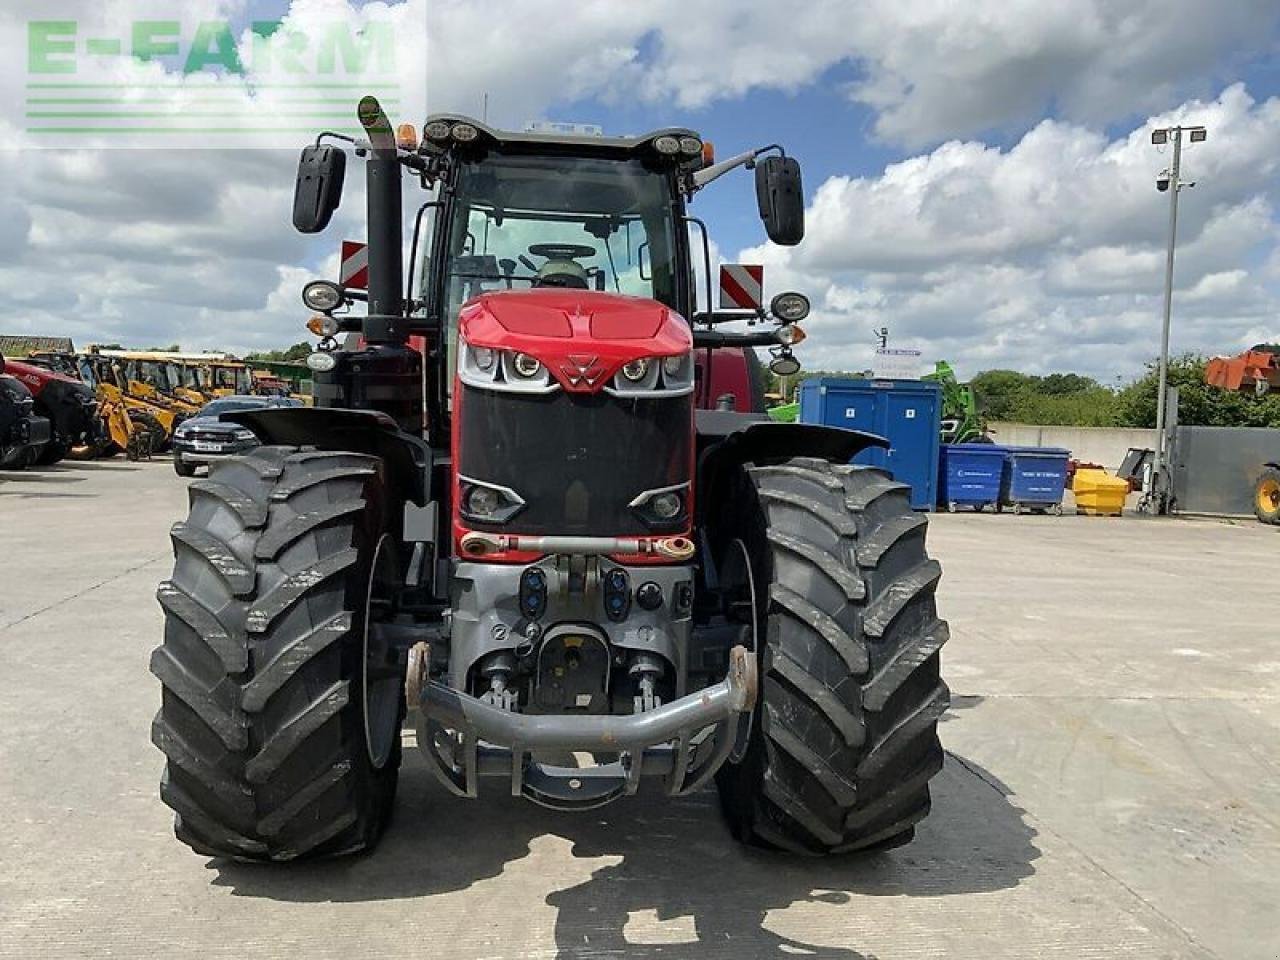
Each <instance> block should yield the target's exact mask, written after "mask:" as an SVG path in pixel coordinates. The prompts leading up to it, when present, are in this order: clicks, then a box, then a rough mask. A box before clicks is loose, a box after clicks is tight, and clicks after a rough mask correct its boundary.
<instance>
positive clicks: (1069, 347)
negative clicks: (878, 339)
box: [739, 85, 1280, 379]
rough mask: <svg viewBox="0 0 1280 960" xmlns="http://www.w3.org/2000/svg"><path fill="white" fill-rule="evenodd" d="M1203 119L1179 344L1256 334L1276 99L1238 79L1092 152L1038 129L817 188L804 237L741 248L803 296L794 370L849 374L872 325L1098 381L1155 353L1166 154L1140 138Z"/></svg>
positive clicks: (1278, 134)
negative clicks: (803, 332)
mask: <svg viewBox="0 0 1280 960" xmlns="http://www.w3.org/2000/svg"><path fill="white" fill-rule="evenodd" d="M1171 121H1174V122H1202V123H1205V124H1206V125H1207V126H1208V127H1209V129H1210V137H1209V140H1208V141H1207V142H1206V143H1204V144H1197V145H1195V146H1194V147H1188V148H1187V149H1186V150H1185V151H1184V154H1183V161H1184V167H1183V177H1184V179H1190V178H1196V179H1197V181H1198V185H1197V186H1196V187H1195V188H1194V189H1184V191H1183V192H1182V196H1181V207H1180V218H1179V247H1178V252H1177V260H1176V273H1175V277H1176V291H1175V313H1176V323H1175V330H1174V346H1175V349H1179V350H1185V349H1196V350H1202V351H1205V352H1211V353H1212V352H1222V351H1229V350H1234V349H1237V348H1239V347H1243V346H1248V345H1250V344H1251V343H1253V342H1256V338H1257V336H1258V334H1257V332H1256V331H1257V329H1258V325H1259V324H1260V323H1261V322H1263V320H1264V318H1265V317H1268V316H1270V317H1276V316H1280V291H1277V289H1276V287H1275V284H1274V283H1271V284H1270V285H1268V280H1267V276H1266V275H1265V273H1262V272H1260V273H1258V274H1256V275H1255V273H1254V272H1251V271H1250V270H1248V269H1246V267H1247V266H1250V265H1252V264H1257V265H1258V266H1260V267H1261V266H1262V265H1263V264H1265V263H1268V262H1270V263H1274V258H1275V254H1274V250H1275V248H1276V245H1277V241H1278V240H1280V225H1278V224H1277V222H1276V210H1275V208H1274V207H1273V206H1272V202H1271V198H1272V197H1274V196H1275V195H1276V188H1277V186H1280V167H1277V163H1276V160H1275V158H1276V156H1277V155H1280V99H1271V100H1267V101H1265V102H1263V103H1256V102H1255V101H1254V100H1253V99H1252V98H1250V97H1249V95H1248V93H1247V92H1246V91H1245V89H1244V88H1243V87H1242V86H1241V85H1235V86H1232V87H1230V88H1228V89H1227V90H1225V91H1224V92H1223V93H1222V94H1221V95H1220V96H1219V97H1218V98H1217V99H1216V100H1213V101H1211V102H1207V103H1203V102H1200V101H1191V102H1188V103H1187V104H1184V105H1183V106H1181V107H1179V108H1178V109H1177V110H1174V111H1171V112H1170V113H1168V114H1165V115H1162V116H1160V117H1158V118H1155V119H1154V120H1152V121H1148V122H1146V123H1144V124H1142V125H1141V126H1139V127H1137V128H1136V129H1134V130H1133V131H1132V132H1130V133H1129V134H1127V135H1125V136H1122V137H1119V138H1116V139H1113V140H1108V139H1106V138H1105V137H1103V136H1101V135H1099V134H1098V133H1096V132H1094V131H1091V130H1089V129H1087V128H1085V127H1080V126H1077V125H1073V124H1067V123H1063V122H1061V121H1043V122H1041V123H1040V124H1038V125H1037V126H1036V127H1035V128H1034V129H1032V130H1031V131H1029V132H1028V133H1027V134H1026V135H1025V136H1024V137H1023V138H1022V139H1021V140H1019V141H1018V142H1017V143H1015V144H1014V145H1013V146H1011V147H1010V148H1009V149H1007V150H1002V149H998V148H994V147H990V146H987V145H985V144H982V143H976V142H948V143H945V144H943V145H941V146H939V147H938V148H936V149H935V150H933V151H932V152H931V153H928V154H925V155H921V156H917V157H912V158H910V159H908V160H905V161H903V162H901V163H896V164H892V165H890V166H889V167H888V168H886V169H885V171H884V172H883V174H881V175H880V176H878V177H833V178H831V179H829V180H828V181H826V182H825V183H823V184H821V185H820V186H819V188H818V189H817V191H816V192H815V193H814V195H813V197H812V201H811V205H810V207H809V210H808V212H807V218H808V224H809V230H808V234H807V236H806V239H805V242H804V243H803V244H802V245H801V246H799V247H796V248H790V249H784V248H778V247H773V246H770V245H766V246H764V247H757V248H754V249H750V250H746V251H742V252H741V253H740V254H739V256H740V258H741V259H743V260H747V261H750V260H764V261H765V262H766V263H768V264H769V274H770V276H769V286H770V288H771V289H773V290H780V289H783V288H784V287H785V286H787V285H791V284H794V285H796V286H797V287H798V288H799V289H802V290H804V289H807V290H810V291H813V292H814V293H815V294H816V297H815V306H816V309H815V315H814V317H813V320H812V321H811V323H810V328H811V332H812V333H813V334H814V336H813V337H812V338H811V339H810V340H809V341H806V343H805V345H804V346H803V347H802V348H801V352H802V353H803V354H804V359H805V362H806V363H807V364H808V365H809V366H810V367H822V368H828V369H829V368H839V369H863V368H865V367H866V366H868V365H869V362H870V354H871V351H872V344H871V336H870V330H871V329H872V328H873V327H879V326H881V325H888V326H889V327H890V328H891V330H892V331H893V336H894V341H895V344H896V345H898V346H918V347H920V348H921V349H924V350H926V351H928V353H929V355H930V356H931V357H947V358H949V359H951V360H952V361H954V362H958V363H959V365H960V367H961V368H962V369H963V370H967V372H969V373H973V372H976V371H977V370H978V369H981V368H983V367H985V366H990V365H992V364H999V365H1002V366H1017V367H1020V368H1023V369H1027V370H1030V371H1049V370H1055V369H1057V370H1061V369H1075V370H1080V371H1082V372H1086V373H1092V374H1094V375H1097V376H1099V377H1102V378H1104V379H1110V378H1111V377H1113V376H1114V375H1116V374H1120V373H1124V372H1131V371H1135V370H1137V369H1138V368H1139V367H1140V366H1141V364H1142V362H1143V361H1145V360H1146V359H1148V358H1149V357H1150V356H1152V355H1153V354H1154V353H1155V352H1156V346H1155V342H1156V341H1155V337H1156V336H1157V334H1158V330H1159V317H1160V312H1161V310H1162V289H1163V279H1164V266H1165V250H1166V239H1167V232H1166V231H1167V222H1168V221H1167V214H1166V210H1167V205H1168V200H1167V197H1168V195H1167V194H1160V193H1157V192H1156V191H1155V190H1154V186H1153V175H1154V172H1155V171H1156V170H1158V169H1159V167H1160V166H1161V165H1163V164H1165V163H1167V162H1168V156H1167V154H1166V155H1164V156H1162V155H1160V154H1158V153H1157V152H1156V150H1155V148H1153V147H1152V146H1151V144H1150V129H1151V127H1152V126H1153V125H1155V124H1157V123H1158V124H1165V123H1168V122H1171Z"/></svg>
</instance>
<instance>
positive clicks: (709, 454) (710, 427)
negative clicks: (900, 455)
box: [697, 410, 889, 503]
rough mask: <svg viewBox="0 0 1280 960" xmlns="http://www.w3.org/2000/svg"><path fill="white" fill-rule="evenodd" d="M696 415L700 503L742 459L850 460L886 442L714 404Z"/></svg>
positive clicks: (868, 435)
mask: <svg viewBox="0 0 1280 960" xmlns="http://www.w3.org/2000/svg"><path fill="white" fill-rule="evenodd" d="M708 414H710V416H708ZM697 419H698V422H697V426H698V448H699V450H700V453H699V456H698V502H699V503H708V502H710V501H709V500H708V495H709V494H713V493H714V491H716V490H717V489H722V486H721V485H722V484H723V482H724V479H725V478H726V477H727V476H728V474H729V473H730V472H731V471H732V470H734V469H736V468H738V467H741V466H743V465H744V464H748V463H754V464H758V465H763V464H768V463H780V462H782V461H784V460H790V459H791V458H792V457H816V458H817V459H819V460H827V461H830V462H831V463H848V462H849V461H850V460H852V459H853V458H854V457H855V456H856V455H857V454H858V453H859V451H862V450H865V449H866V448H867V447H884V448H886V449H887V448H888V446H889V441H888V440H886V439H885V438H884V437H881V436H877V435H876V434H874V433H864V432H863V431H861V430H846V429H844V428H843V427H828V426H823V425H822V424H817V423H777V422H775V421H772V420H757V419H755V418H754V417H751V416H750V415H749V414H748V415H743V414H732V413H728V412H727V411H714V410H700V411H698V418H697ZM713 499H714V498H713Z"/></svg>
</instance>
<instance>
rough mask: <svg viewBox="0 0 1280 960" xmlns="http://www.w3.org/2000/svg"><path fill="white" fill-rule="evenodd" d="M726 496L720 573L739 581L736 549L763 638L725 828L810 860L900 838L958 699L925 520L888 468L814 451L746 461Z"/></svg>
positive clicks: (908, 833)
mask: <svg viewBox="0 0 1280 960" xmlns="http://www.w3.org/2000/svg"><path fill="white" fill-rule="evenodd" d="M726 493H727V496H725V497H724V498H723V502H724V503H725V504H727V507H726V513H725V515H724V516H723V519H722V521H721V523H720V525H719V529H718V530H717V531H716V533H715V538H716V540H717V541H718V542H719V543H720V545H721V546H720V556H721V560H720V562H719V564H718V566H719V568H720V569H721V570H724V571H727V574H726V580H727V582H728V583H730V584H731V583H733V582H734V581H735V580H742V579H745V578H744V577H735V576H734V574H733V570H734V569H735V567H734V562H733V559H732V558H733V556H734V552H735V550H736V551H737V552H739V553H740V554H741V555H742V556H749V557H750V558H751V562H750V567H751V579H752V580H754V584H755V597H756V610H757V613H758V621H757V622H758V627H757V637H758V643H759V644H760V645H761V647H762V649H761V650H760V651H759V653H760V676H761V680H762V682H761V690H760V698H759V702H758V703H757V705H756V710H755V715H754V717H753V718H752V719H753V723H752V730H751V737H750V740H749V741H748V745H747V749H746V752H745V754H744V755H743V757H742V759H741V760H740V761H739V762H738V763H736V764H732V763H731V764H726V765H725V766H724V767H722V768H721V770H720V773H719V774H718V777H717V781H718V785H719V787H720V797H721V803H722V806H723V808H724V812H725V815H726V818H727V819H728V821H729V825H730V827H731V829H732V830H733V832H734V834H735V836H737V837H738V838H739V839H740V840H743V841H746V842H750V843H760V844H764V845H767V846H772V847H778V848H782V849H785V850H790V851H792V852H796V853H803V854H814V855H816V854H824V853H840V852H845V851H872V850H881V849H887V848H889V847H893V846H897V845H899V844H902V843H906V842H907V841H908V840H910V839H911V837H912V835H913V833H914V827H915V824H916V823H917V822H918V821H919V820H921V819H922V818H923V817H924V816H925V815H926V814H927V813H928V811H929V780H930V778H932V777H933V775H934V774H936V773H937V772H938V771H939V770H941V768H942V758H943V754H942V747H941V746H940V744H939V742H938V735H937V725H938V719H939V717H940V716H941V715H942V713H943V712H944V711H945V710H946V707H947V704H948V701H949V694H948V691H947V687H946V685H945V684H944V683H943V682H942V680H941V678H940V676H939V672H938V651H939V649H940V648H941V647H942V645H943V644H944V643H945V642H946V640H947V637H948V632H947V625H946V623H944V622H943V621H942V620H940V619H938V615H937V610H936V607H935V602H934V590H935V588H936V585H937V582H938V578H939V576H940V573H941V571H940V568H939V566H938V564H937V562H936V561H934V560H930V559H929V558H928V556H927V555H926V553H925V546H924V535H925V525H926V521H925V518H924V516H922V515H920V514H918V513H915V512H914V511H913V510H912V509H911V503H910V498H909V493H910V491H909V488H908V487H906V486H905V485H903V484H901V483H896V482H894V481H893V480H892V479H890V477H889V475H888V474H887V473H885V472H884V471H882V470H878V469H875V468H871V467H849V466H841V465H834V464H830V463H827V462H825V461H821V460H811V459H796V460H791V461H788V462H786V463H782V464H778V465H774V466H760V467H748V468H745V469H743V470H742V471H741V472H740V474H739V475H738V477H737V483H736V486H735V487H734V488H733V489H732V490H730V491H726ZM736 540H741V546H739V545H738V544H737V543H736V542H735V541H736ZM742 566H743V564H742V563H739V564H738V569H741V567H742Z"/></svg>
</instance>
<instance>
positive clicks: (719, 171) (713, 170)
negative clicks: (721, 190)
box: [693, 143, 787, 190]
mask: <svg viewBox="0 0 1280 960" xmlns="http://www.w3.org/2000/svg"><path fill="white" fill-rule="evenodd" d="M770 150H777V151H778V155H779V156H782V157H785V156H786V155H787V151H786V150H784V149H783V148H782V145H781V144H778V143H771V144H769V145H768V146H767V147H757V148H756V149H754V150H748V151H747V152H746V153H740V154H738V155H737V156H736V157H730V158H729V159H728V160H721V161H720V162H719V163H713V164H712V165H711V166H709V167H704V168H703V169H701V170H695V171H694V173H693V189H694V190H701V189H702V188H703V187H705V186H706V185H707V184H709V183H711V182H712V181H713V180H719V179H720V178H721V177H723V176H724V175H725V174H726V173H728V172H729V171H730V170H736V169H737V168H738V167H744V166H745V167H746V168H747V169H748V170H750V169H751V168H752V167H754V166H755V164H756V160H757V159H758V158H760V157H762V156H764V155H765V154H766V153H768V152H769V151H770Z"/></svg>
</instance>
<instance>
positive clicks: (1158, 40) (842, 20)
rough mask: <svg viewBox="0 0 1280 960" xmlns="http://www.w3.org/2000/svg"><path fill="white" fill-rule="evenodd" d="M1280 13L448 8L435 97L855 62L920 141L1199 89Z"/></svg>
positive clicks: (852, 88)
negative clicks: (552, 18)
mask: <svg viewBox="0 0 1280 960" xmlns="http://www.w3.org/2000/svg"><path fill="white" fill-rule="evenodd" d="M1278 17H1280V10H1278V9H1277V7H1276V5H1275V3H1274V2H1273V0H1224V2H1221V3H1214V4H1206V3H1204V2H1203V0H1136V2H1127V3H1123V4H1117V3H1114V2H1110V0H966V2H964V3H945V2H939V0H867V2H862V3H858V4H856V5H855V4H850V3H849V2H848V0H811V2H808V3H804V4H772V3H750V4H747V3H742V2H740V0H700V2H696V3H693V4H690V3H688V2H687V0H682V2H677V0H648V2H646V3H643V4H619V3H615V2H612V0H587V2H584V3H578V4H575V5H574V11H573V16H572V17H571V18H560V19H559V20H558V21H557V22H555V23H551V22H549V17H548V11H547V8H546V5H545V4H543V3H540V2H538V0H500V2H485V3H483V4H481V3H473V2H463V0H437V2H433V3H432V4H431V6H430V8H429V10H428V18H429V29H430V47H429V50H428V56H429V58H430V63H431V68H432V77H431V85H430V95H431V96H430V99H431V100H432V102H433V103H435V104H444V105H447V106H448V107H449V108H450V109H460V110H472V111H479V109H480V106H481V103H482V102H483V97H484V94H485V93H486V92H488V93H490V94H492V95H493V96H492V97H491V102H492V105H493V108H494V109H495V110H496V111H497V112H498V114H499V115H500V116H501V117H502V118H504V120H505V121H506V122H513V121H520V120H523V119H525V118H527V117H529V116H533V115H536V113H537V111H538V110H539V109H541V108H544V107H545V106H546V105H547V104H550V103H555V102H569V101H573V100H579V99H585V98H595V99H600V100H603V101H605V102H616V103H629V102H634V101H635V100H640V101H641V102H645V103H649V104H661V103H675V104H676V105H678V106H679V107H682V108H697V107H704V106H707V105H708V104H712V103H714V102H716V101H717V100H722V99H726V98H735V97H741V96H744V95H745V94H747V93H749V92H751V91H753V90H760V89H770V90H783V91H796V90H799V89H801V88H803V87H805V86H806V85H809V84H813V83H815V82H818V81H820V80H822V79H823V78H824V76H825V75H826V74H827V72H828V71H830V70H831V69H832V68H835V67H844V68H847V69H848V70H851V71H853V72H854V73H856V74H857V75H858V77H859V79H857V80H855V81H853V82H850V83H847V84H846V85H845V88H844V89H845V92H846V93H847V95H848V96H849V98H850V99H852V100H855V101H857V102H860V103H863V104H865V105H867V106H868V107H870V108H871V109H872V110H873V111H874V112H875V115H876V120H875V127H874V129H875V132H876V134H877V135H879V136H880V137H881V138H883V139H885V140H887V141H889V142H892V143H898V144H903V145H905V146H908V147H912V148H916V147H920V146H924V145H928V144H933V143H937V142H940V141H942V140H946V139H948V138H951V137H961V136H968V135H973V134H979V133H983V132H985V131H990V130H1017V129H1022V128H1025V126H1027V125H1030V124H1033V123H1035V122H1036V121H1037V120H1039V119H1040V118H1041V117H1043V116H1044V115H1045V114H1046V113H1047V112H1049V111H1051V110H1053V111H1057V112H1058V113H1060V114H1061V116H1062V117H1063V118H1064V119H1066V120H1068V121H1076V122H1084V123H1088V124H1090V125H1095V126H1096V125H1099V124H1103V123H1106V122H1110V121H1114V120H1121V119H1125V118H1128V117H1130V116H1133V115H1135V114H1138V113H1146V112H1150V111H1153V110H1158V109H1160V108H1161V107H1163V106H1164V105H1166V104H1168V103H1170V102H1177V101H1178V100H1179V99H1182V98H1184V97H1185V96H1187V95H1189V94H1191V95H1195V94H1201V95H1202V94H1204V93H1206V92H1208V87H1209V86H1210V85H1211V84H1212V83H1213V78H1214V77H1215V76H1216V74H1217V72H1218V71H1219V69H1220V68H1221V67H1222V65H1223V62H1224V59H1226V58H1229V57H1237V58H1238V57H1243V56H1246V55H1248V54H1249V53H1250V52H1266V51H1267V50H1268V49H1269V48H1270V46H1271V44H1272V43H1273V42H1274V38H1273V30H1274V28H1275V25H1276V22H1277V18H1278Z"/></svg>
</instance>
